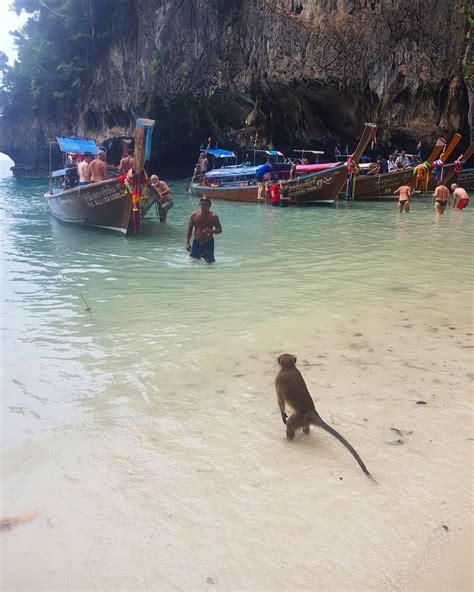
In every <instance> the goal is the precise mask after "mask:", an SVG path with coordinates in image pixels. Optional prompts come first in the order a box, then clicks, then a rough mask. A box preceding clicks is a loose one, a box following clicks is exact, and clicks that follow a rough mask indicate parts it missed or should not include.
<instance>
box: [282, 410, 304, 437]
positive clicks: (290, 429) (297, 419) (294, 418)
mask: <svg viewBox="0 0 474 592" xmlns="http://www.w3.org/2000/svg"><path fill="white" fill-rule="evenodd" d="M307 423H308V422H307V421H306V419H305V418H304V416H303V415H300V414H299V413H296V411H295V413H292V414H291V415H290V417H289V418H288V422H287V424H286V437H287V438H288V440H293V438H294V437H295V432H296V430H297V429H298V428H302V427H304V426H306V425H307Z"/></svg>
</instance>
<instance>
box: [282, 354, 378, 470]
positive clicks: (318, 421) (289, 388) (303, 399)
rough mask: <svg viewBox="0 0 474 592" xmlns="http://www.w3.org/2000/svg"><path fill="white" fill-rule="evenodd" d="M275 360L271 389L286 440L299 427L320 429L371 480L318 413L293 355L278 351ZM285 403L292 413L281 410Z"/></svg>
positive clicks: (341, 438) (347, 444)
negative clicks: (353, 460) (273, 383)
mask: <svg viewBox="0 0 474 592" xmlns="http://www.w3.org/2000/svg"><path fill="white" fill-rule="evenodd" d="M277 361H278V364H279V365H280V371H279V372H278V374H277V376H276V378H275V389H276V392H277V397H278V405H279V407H280V412H281V418H282V420H283V423H284V424H285V425H286V437H287V438H288V440H293V438H294V437H295V432H296V430H297V429H299V428H303V432H304V433H305V434H309V429H310V425H315V426H317V427H319V428H322V429H323V430H326V432H329V433H330V434H332V435H333V436H334V437H335V438H337V439H338V440H339V442H341V444H344V446H345V447H346V448H347V449H348V450H349V452H350V453H351V454H352V455H353V457H354V458H355V459H356V461H357V462H358V463H359V466H360V468H361V469H362V470H363V471H364V473H365V474H366V475H367V477H369V479H372V480H373V481H375V479H374V478H373V477H372V475H371V474H370V473H369V471H368V470H367V467H366V466H365V464H364V463H363V462H362V459H361V458H360V456H359V455H358V454H357V452H356V451H355V450H354V448H353V447H352V446H351V445H350V444H349V442H348V441H347V440H346V439H345V438H343V437H342V436H341V434H339V432H336V430H335V429H334V428H332V427H331V426H330V425H328V424H327V423H326V422H325V421H323V419H322V418H321V417H320V416H319V414H318V412H317V411H316V408H315V406H314V402H313V399H312V398H311V395H310V393H309V391H308V388H307V386H306V383H305V381H304V378H303V376H302V375H301V372H300V371H299V370H298V368H297V367H296V357H295V356H293V355H292V354H281V355H280V356H278V358H277ZM286 403H288V405H290V406H291V407H292V408H293V410H294V413H292V414H291V415H290V417H288V415H287V414H286V411H285V404H286Z"/></svg>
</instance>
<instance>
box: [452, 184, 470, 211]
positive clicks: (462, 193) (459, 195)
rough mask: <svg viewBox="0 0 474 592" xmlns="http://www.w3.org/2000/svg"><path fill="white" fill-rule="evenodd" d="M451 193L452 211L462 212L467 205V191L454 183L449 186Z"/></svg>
mask: <svg viewBox="0 0 474 592" xmlns="http://www.w3.org/2000/svg"><path fill="white" fill-rule="evenodd" d="M451 191H452V192H453V198H454V203H453V210H454V209H457V210H464V208H467V206H468V205H469V195H468V194H467V191H466V190H465V189H463V188H462V187H458V186H457V185H456V183H453V184H452V185H451ZM458 200H459V201H458ZM456 204H457V205H456Z"/></svg>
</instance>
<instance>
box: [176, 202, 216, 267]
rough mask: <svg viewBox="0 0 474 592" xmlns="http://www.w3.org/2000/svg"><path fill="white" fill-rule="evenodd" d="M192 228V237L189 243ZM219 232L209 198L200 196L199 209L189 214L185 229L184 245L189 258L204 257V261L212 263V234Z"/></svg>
mask: <svg viewBox="0 0 474 592" xmlns="http://www.w3.org/2000/svg"><path fill="white" fill-rule="evenodd" d="M193 230H194V239H193V243H192V245H191V236H192V234H193ZM221 233H222V226H221V223H220V221H219V218H218V217H217V216H216V214H214V212H211V200H210V199H209V198H208V197H204V196H203V197H201V199H200V200H199V210H197V211H196V212H193V213H192V214H191V217H190V218H189V223H188V229H187V231H186V242H185V247H186V251H188V252H189V256H190V257H191V259H204V261H205V262H206V263H214V261H215V258H214V235H215V234H221Z"/></svg>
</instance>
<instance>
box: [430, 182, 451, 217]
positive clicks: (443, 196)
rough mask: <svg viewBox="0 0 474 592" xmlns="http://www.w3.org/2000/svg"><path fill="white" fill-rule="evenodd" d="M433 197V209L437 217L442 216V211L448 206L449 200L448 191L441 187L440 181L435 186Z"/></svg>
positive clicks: (443, 186)
mask: <svg viewBox="0 0 474 592" xmlns="http://www.w3.org/2000/svg"><path fill="white" fill-rule="evenodd" d="M433 197H434V200H435V202H434V209H435V212H436V214H437V215H438V216H441V214H444V210H445V209H446V206H447V205H449V204H450V202H451V200H450V199H449V189H448V188H447V187H446V185H443V182H442V181H439V182H438V185H437V186H436V189H435V192H434V193H433Z"/></svg>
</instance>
